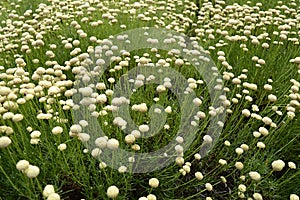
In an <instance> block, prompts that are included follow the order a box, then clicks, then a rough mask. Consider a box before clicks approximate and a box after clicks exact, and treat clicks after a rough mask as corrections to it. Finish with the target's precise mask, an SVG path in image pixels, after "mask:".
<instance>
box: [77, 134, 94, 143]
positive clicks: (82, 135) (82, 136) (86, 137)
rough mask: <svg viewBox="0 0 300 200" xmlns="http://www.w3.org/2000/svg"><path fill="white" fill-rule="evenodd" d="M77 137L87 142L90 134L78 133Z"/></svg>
mask: <svg viewBox="0 0 300 200" xmlns="http://www.w3.org/2000/svg"><path fill="white" fill-rule="evenodd" d="M77 136H78V139H79V140H80V141H82V142H87V141H89V140H90V138H91V136H90V135H89V134H87V133H78V135H77Z"/></svg>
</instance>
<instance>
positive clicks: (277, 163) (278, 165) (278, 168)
mask: <svg viewBox="0 0 300 200" xmlns="http://www.w3.org/2000/svg"><path fill="white" fill-rule="evenodd" d="M284 166H285V163H284V162H283V161H282V160H275V161H273V162H272V168H273V170H274V171H281V170H282V169H283V168H284Z"/></svg>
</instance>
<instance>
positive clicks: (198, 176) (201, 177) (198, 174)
mask: <svg viewBox="0 0 300 200" xmlns="http://www.w3.org/2000/svg"><path fill="white" fill-rule="evenodd" d="M195 177H196V179H198V180H199V181H201V180H202V179H203V174H202V173H201V172H196V173H195Z"/></svg>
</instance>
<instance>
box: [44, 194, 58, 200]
mask: <svg viewBox="0 0 300 200" xmlns="http://www.w3.org/2000/svg"><path fill="white" fill-rule="evenodd" d="M47 200H60V196H59V194H57V193H52V194H50V195H49V196H48V198H47Z"/></svg>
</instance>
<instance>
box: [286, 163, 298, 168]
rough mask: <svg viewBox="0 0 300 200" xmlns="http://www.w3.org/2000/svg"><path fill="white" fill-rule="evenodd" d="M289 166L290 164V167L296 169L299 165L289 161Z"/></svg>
mask: <svg viewBox="0 0 300 200" xmlns="http://www.w3.org/2000/svg"><path fill="white" fill-rule="evenodd" d="M288 166H289V168H291V169H296V168H297V167H296V164H295V163H293V162H288Z"/></svg>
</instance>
